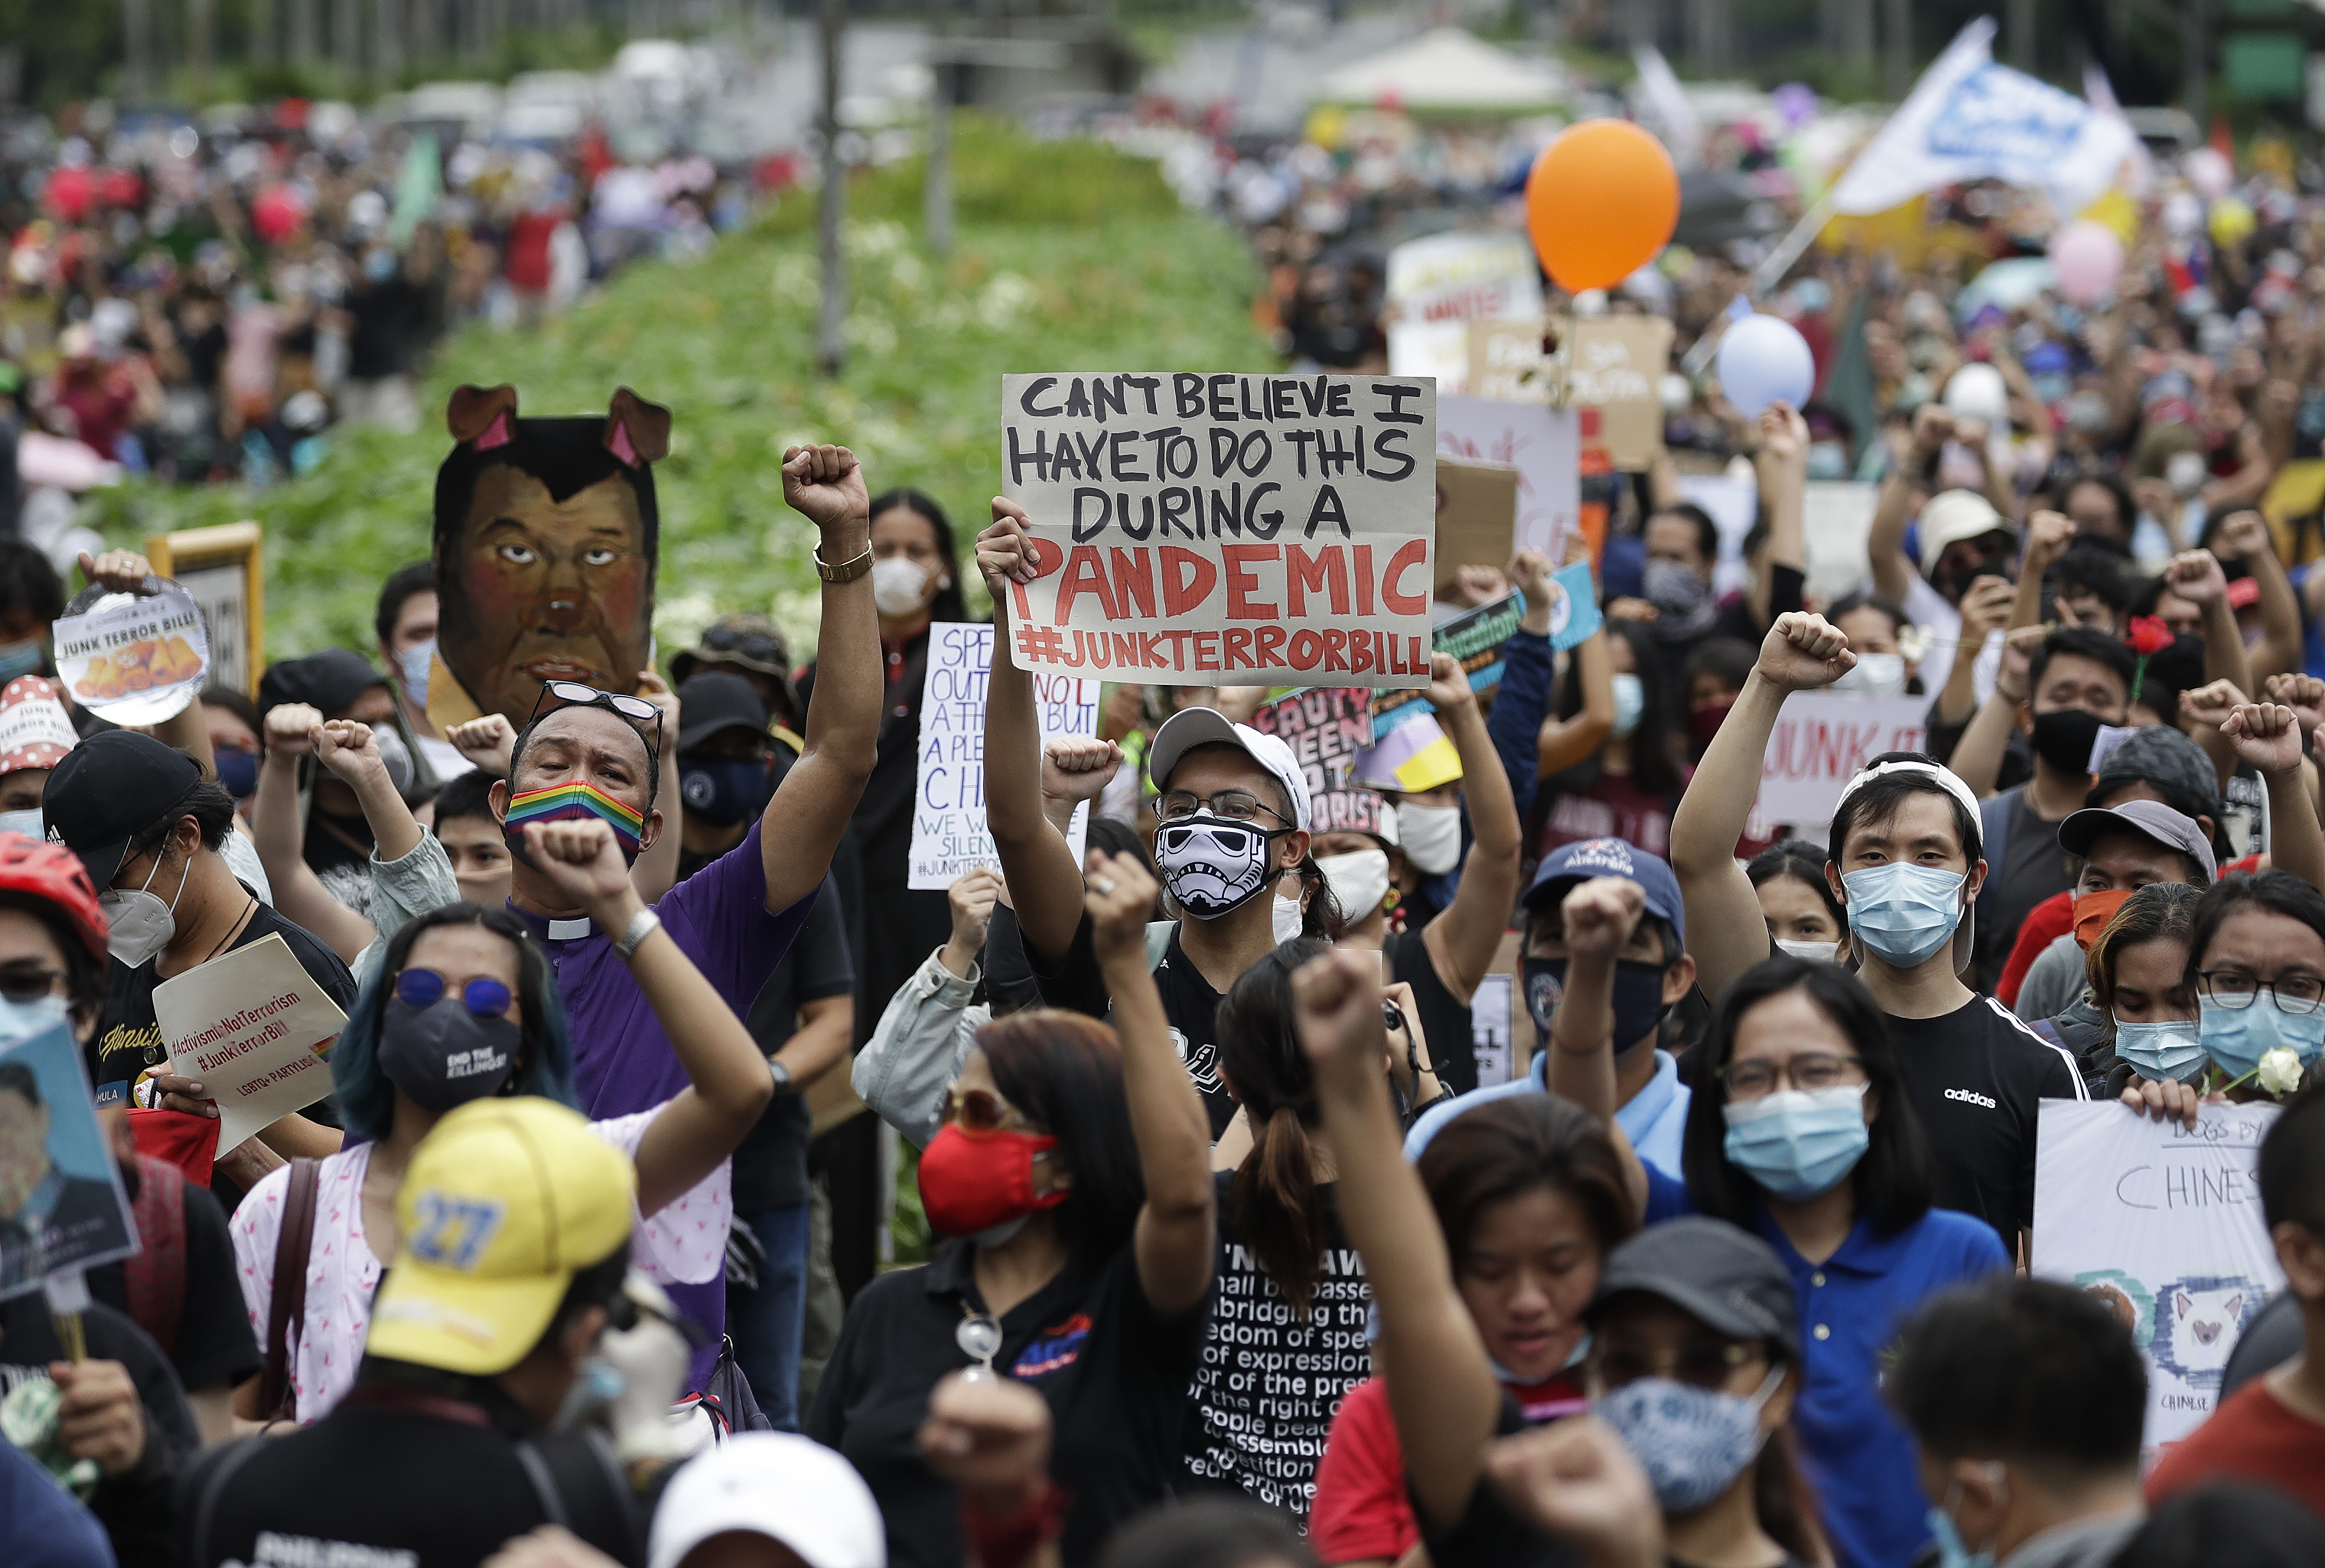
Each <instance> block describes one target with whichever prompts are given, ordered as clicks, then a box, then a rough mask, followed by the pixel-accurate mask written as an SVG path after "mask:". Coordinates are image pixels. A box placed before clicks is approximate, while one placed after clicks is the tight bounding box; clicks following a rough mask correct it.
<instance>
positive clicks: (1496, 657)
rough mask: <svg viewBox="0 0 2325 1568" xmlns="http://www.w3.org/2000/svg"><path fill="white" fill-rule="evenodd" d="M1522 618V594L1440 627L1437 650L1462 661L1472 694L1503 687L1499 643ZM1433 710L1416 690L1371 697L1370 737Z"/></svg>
mask: <svg viewBox="0 0 2325 1568" xmlns="http://www.w3.org/2000/svg"><path fill="white" fill-rule="evenodd" d="M1524 619H1525V595H1524V594H1507V595H1504V596H1502V597H1501V598H1498V599H1496V600H1495V601H1494V602H1493V603H1492V604H1480V605H1478V606H1477V608H1476V609H1474V610H1470V611H1468V612H1465V613H1462V614H1459V615H1456V616H1455V617H1454V618H1453V619H1452V620H1450V621H1448V622H1446V623H1444V624H1443V625H1442V626H1440V627H1439V628H1438V629H1437V637H1436V644H1435V646H1436V650H1437V651H1438V652H1440V653H1450V654H1451V655H1452V656H1453V657H1454V658H1456V659H1459V660H1460V661H1461V668H1462V669H1463V670H1465V671H1466V672H1468V677H1469V689H1470V690H1471V691H1490V690H1492V689H1493V688H1494V687H1497V686H1499V685H1501V684H1502V644H1503V643H1505V642H1507V641H1509V640H1510V633H1511V632H1514V631H1516V630H1517V629H1518V623H1519V622H1520V621H1522V620H1524ZM1436 711H1437V708H1436V706H1435V705H1434V704H1432V703H1431V701H1430V700H1429V699H1428V698H1427V697H1425V696H1422V694H1421V693H1419V692H1417V691H1384V692H1382V693H1380V694H1379V695H1378V696H1375V697H1374V698H1373V734H1374V736H1375V737H1376V738H1378V737H1379V736H1382V735H1385V734H1386V733H1388V732H1389V731H1391V730H1392V729H1394V728H1395V727H1396V726H1397V725H1399V724H1403V723H1405V722H1407V721H1408V720H1411V719H1415V718H1418V717H1420V716H1421V715H1422V714H1433V713H1435V712H1436Z"/></svg>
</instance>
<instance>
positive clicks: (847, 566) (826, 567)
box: [808, 540, 872, 583]
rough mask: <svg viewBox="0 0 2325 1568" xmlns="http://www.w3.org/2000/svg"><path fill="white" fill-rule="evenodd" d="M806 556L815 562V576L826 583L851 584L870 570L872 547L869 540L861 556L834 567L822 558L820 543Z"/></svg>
mask: <svg viewBox="0 0 2325 1568" xmlns="http://www.w3.org/2000/svg"><path fill="white" fill-rule="evenodd" d="M808 554H809V558H811V559H812V560H813V561H814V562H815V572H816V576H820V577H821V578H822V579H823V580H824V581H825V582H827V583H852V582H854V581H855V580H856V579H857V578H858V577H860V576H863V575H864V574H865V573H866V572H868V571H870V570H871V569H872V545H871V542H870V541H869V540H866V542H865V546H864V553H863V554H862V555H860V556H857V558H855V559H854V560H849V561H842V562H841V563H840V564H839V565H838V566H836V567H835V566H833V565H832V564H831V563H830V562H829V561H827V560H825V559H824V558H823V546H822V544H821V543H820V542H818V544H817V545H816V547H815V549H812V550H811V551H809V552H808Z"/></svg>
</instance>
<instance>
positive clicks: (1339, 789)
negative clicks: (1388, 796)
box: [1251, 686, 1381, 834]
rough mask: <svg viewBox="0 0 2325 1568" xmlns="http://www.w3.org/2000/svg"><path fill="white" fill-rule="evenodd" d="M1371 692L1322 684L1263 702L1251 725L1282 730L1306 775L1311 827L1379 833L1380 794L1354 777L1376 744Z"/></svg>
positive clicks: (1268, 730)
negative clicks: (1359, 761)
mask: <svg viewBox="0 0 2325 1568" xmlns="http://www.w3.org/2000/svg"><path fill="white" fill-rule="evenodd" d="M1372 701H1373V694H1372V692H1371V691H1370V689H1368V688H1366V687H1333V686H1320V687H1311V688H1310V689H1309V690H1306V691H1295V692H1293V693H1292V695H1291V696H1283V697H1278V698H1277V699H1276V700H1275V701H1274V702H1271V703H1264V704H1263V705H1261V706H1260V708H1259V710H1258V711H1257V712H1255V713H1254V714H1253V715H1251V726H1252V728H1254V729H1255V730H1257V731H1259V732H1260V733H1263V734H1270V735H1280V736H1282V737H1283V742H1284V743H1285V744H1286V745H1288V746H1290V747H1291V748H1292V756H1293V758H1294V759H1296V760H1297V761H1298V762H1299V763H1300V770H1301V772H1302V773H1304V774H1306V775H1307V778H1308V799H1309V817H1308V823H1307V827H1308V830H1309V831H1310V832H1311V833H1335V832H1348V833H1375V834H1376V833H1378V832H1380V831H1381V816H1380V808H1381V798H1380V796H1379V795H1377V794H1376V793H1375V792H1374V791H1373V790H1371V789H1367V788H1365V787H1363V786H1361V785H1359V784H1357V782H1356V770H1357V757H1358V756H1359V755H1360V754H1361V753H1362V752H1364V751H1365V749H1366V747H1367V746H1369V745H1371V744H1372V739H1373V725H1372Z"/></svg>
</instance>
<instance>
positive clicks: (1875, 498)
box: [1801, 479, 1926, 673]
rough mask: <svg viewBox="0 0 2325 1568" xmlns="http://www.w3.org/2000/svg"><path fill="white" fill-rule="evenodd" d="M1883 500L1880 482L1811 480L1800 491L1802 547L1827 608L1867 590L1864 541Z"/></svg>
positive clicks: (1812, 585)
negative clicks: (1874, 513)
mask: <svg viewBox="0 0 2325 1568" xmlns="http://www.w3.org/2000/svg"><path fill="white" fill-rule="evenodd" d="M1880 499H1881V487H1880V486H1879V485H1878V484H1867V483H1866V482H1865V481H1863V480H1857V479H1811V480H1810V481H1809V482H1808V484H1805V485H1803V486H1802V492H1801V532H1802V546H1803V549H1805V551H1806V555H1807V562H1808V565H1807V568H1806V573H1805V575H1806V576H1807V578H1808V592H1809V595H1810V596H1811V598H1812V599H1813V600H1815V601H1817V602H1818V603H1820V604H1831V603H1832V602H1833V601H1835V600H1836V599H1839V598H1841V597H1843V596H1845V595H1849V594H1853V593H1855V592H1857V589H1859V588H1861V587H1863V586H1865V552H1866V541H1867V540H1870V539H1871V538H1872V537H1873V509H1874V507H1875V505H1876V504H1877V503H1879V501H1880ZM1925 673H1926V672H1925Z"/></svg>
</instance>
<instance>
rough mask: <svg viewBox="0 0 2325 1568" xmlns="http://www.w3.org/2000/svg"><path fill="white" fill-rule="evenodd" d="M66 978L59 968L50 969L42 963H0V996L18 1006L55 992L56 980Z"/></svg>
mask: <svg viewBox="0 0 2325 1568" xmlns="http://www.w3.org/2000/svg"><path fill="white" fill-rule="evenodd" d="M64 978H66V976H65V972H64V971H63V970H61V969H51V968H50V967H49V966H48V965H47V964H0V998H5V1000H7V1001H13V1002H15V1003H17V1004H19V1005H20V1006H21V1005H22V1004H23V1003H25V1002H28V1001H40V1000H41V998H42V997H44V996H53V995H55V994H56V989H57V982H58V981H60V980H62V979H64Z"/></svg>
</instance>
